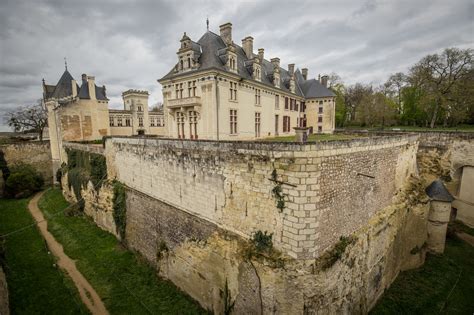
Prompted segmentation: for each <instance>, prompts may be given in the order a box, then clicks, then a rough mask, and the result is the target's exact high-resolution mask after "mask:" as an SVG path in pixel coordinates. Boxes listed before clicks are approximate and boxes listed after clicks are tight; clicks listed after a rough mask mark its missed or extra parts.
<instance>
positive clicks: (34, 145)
mask: <svg viewBox="0 0 474 315" xmlns="http://www.w3.org/2000/svg"><path fill="white" fill-rule="evenodd" d="M0 155H3V159H5V162H6V164H7V167H11V166H13V165H15V164H17V163H26V164H30V165H32V166H33V167H34V168H35V169H36V170H37V171H38V172H40V174H41V175H42V176H43V178H44V181H45V183H46V184H51V183H52V181H53V175H52V171H53V165H52V160H51V150H50V147H49V142H25V143H15V144H5V145H0Z"/></svg>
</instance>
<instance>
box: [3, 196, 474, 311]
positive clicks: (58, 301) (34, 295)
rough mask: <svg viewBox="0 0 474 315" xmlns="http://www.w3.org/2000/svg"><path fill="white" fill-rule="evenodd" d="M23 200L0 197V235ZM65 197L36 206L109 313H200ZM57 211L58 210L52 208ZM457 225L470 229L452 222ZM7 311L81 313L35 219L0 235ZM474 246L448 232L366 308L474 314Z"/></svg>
mask: <svg viewBox="0 0 474 315" xmlns="http://www.w3.org/2000/svg"><path fill="white" fill-rule="evenodd" d="M27 204H28V199H21V200H11V199H0V235H3V234H6V233H9V232H11V231H15V230H17V229H20V228H22V227H25V226H29V225H31V224H32V223H33V219H32V217H31V215H30V214H29V212H28V210H27ZM67 205H68V203H67V202H66V201H65V200H64V198H63V197H62V194H61V192H60V191H59V190H58V189H50V190H48V191H47V192H46V193H45V195H44V196H43V198H42V199H41V200H40V208H41V210H42V211H43V213H44V214H45V216H46V217H47V218H48V229H49V230H50V232H51V233H52V234H53V235H54V236H55V238H56V239H57V240H58V241H59V242H60V243H62V244H63V247H64V250H65V252H66V254H67V255H68V256H70V257H71V258H73V259H75V260H76V263H77V267H78V269H79V270H80V271H81V273H82V274H83V275H84V276H85V277H86V278H87V279H88V280H89V282H90V283H91V284H92V285H93V286H94V288H95V290H96V291H97V292H98V294H99V295H100V297H101V298H102V300H103V301H104V303H105V305H106V307H107V309H108V310H109V312H110V313H111V314H146V313H153V314H200V313H205V311H203V310H202V309H201V308H200V307H199V306H198V305H197V304H196V303H195V302H194V301H192V300H191V299H190V298H189V297H188V296H187V295H185V294H183V293H182V292H180V291H179V290H178V289H177V288H176V287H175V286H174V285H173V284H171V283H169V282H167V281H164V280H162V279H160V278H159V277H157V276H156V273H155V270H154V268H153V267H152V266H149V265H148V264H146V263H145V262H144V261H143V260H142V259H141V258H138V257H137V256H136V255H134V254H133V253H131V252H130V251H127V250H125V249H124V248H123V247H122V246H121V244H120V243H119V242H118V241H117V240H116V239H115V237H114V236H112V235H111V234H109V233H107V232H105V231H103V230H101V229H99V228H98V227H97V226H95V225H94V224H93V223H92V222H91V220H89V219H87V218H85V217H83V216H76V217H71V216H65V215H64V214H63V213H62V210H64V209H65V208H66V207H67ZM58 211H59V212H58ZM454 228H455V229H456V230H457V231H462V232H464V233H468V234H471V235H474V229H470V228H467V227H465V226H463V225H460V224H455V225H454ZM0 244H3V245H2V246H3V252H2V250H1V248H0V259H1V261H2V265H3V267H4V270H5V272H6V274H7V281H8V285H9V291H10V307H11V313H12V314H46V313H47V314H87V313H88V310H87V309H86V307H85V306H84V305H83V304H82V302H81V300H80V298H79V295H78V292H77V290H76V288H75V287H74V285H73V283H72V282H71V280H70V279H69V278H68V277H67V276H65V275H64V274H63V272H62V271H61V270H60V269H58V268H57V267H56V266H55V260H54V257H52V255H50V254H49V252H48V249H47V247H46V245H45V242H44V240H43V238H42V237H41V235H40V233H39V232H38V230H37V228H36V226H32V227H30V228H26V229H24V230H22V231H21V232H19V233H16V234H12V235H10V236H8V237H6V238H4V239H3V240H0ZM473 297H474V247H472V246H471V245H469V244H468V243H466V242H464V241H462V240H460V239H458V238H457V237H456V236H454V235H453V236H450V237H449V238H448V240H447V243H446V250H445V253H444V254H443V255H429V256H428V257H427V259H426V263H425V264H424V265H423V266H422V267H421V268H418V269H415V270H409V271H405V272H402V273H400V275H399V276H398V278H397V279H396V280H395V282H394V283H393V284H392V286H391V287H390V288H389V289H388V290H387V291H386V292H385V294H384V296H383V297H382V299H381V300H380V301H379V303H378V304H377V305H376V306H375V308H374V309H373V310H372V312H371V314H440V313H441V314H473V312H474V298H473Z"/></svg>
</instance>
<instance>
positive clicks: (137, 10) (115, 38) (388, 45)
mask: <svg viewBox="0 0 474 315" xmlns="http://www.w3.org/2000/svg"><path fill="white" fill-rule="evenodd" d="M206 16H209V20H210V29H211V30H212V31H214V32H215V33H218V32H219V25H220V24H223V23H225V22H228V21H230V22H232V24H233V39H234V42H236V43H237V44H241V39H242V38H244V37H245V36H247V35H251V36H253V37H254V49H255V50H256V49H257V48H260V47H263V48H265V56H266V58H272V57H279V58H280V59H281V62H282V65H286V64H288V63H295V64H296V66H297V67H299V68H303V67H307V68H309V76H310V77H317V74H318V73H321V74H322V73H331V72H336V73H338V74H339V75H340V76H341V77H342V79H343V81H344V82H346V83H348V84H352V83H355V82H364V83H374V84H379V83H381V82H383V81H385V80H386V79H387V77H388V76H389V75H390V74H391V73H394V72H398V71H407V69H408V67H409V66H410V65H412V64H413V63H415V62H416V61H418V60H419V59H420V58H422V57H423V56H425V55H427V54H430V53H434V52H439V51H441V50H442V49H443V48H446V47H453V46H456V47H461V48H468V47H474V2H473V1H472V0H449V1H448V0H409V1H404V0H400V1H395V0H393V1H382V0H380V1H377V0H368V1H365V0H364V1H356V0H330V1H289V0H283V1H280V0H273V1H272V0H262V1H239V0H232V1H230V0H224V1H218V0H205V1H183V0H181V1H168V0H143V1H118V0H117V1H112V0H101V1H97V0H80V1H66V0H34V1H33V0H31V1H23V0H1V1H0V95H1V98H0V116H4V114H5V112H6V111H9V110H11V109H13V108H15V107H17V106H19V105H22V104H30V103H34V102H35V100H36V99H38V98H41V95H42V89H41V79H42V78H44V79H45V80H46V83H48V84H56V82H57V81H58V80H59V77H60V76H61V74H62V72H63V71H64V61H63V58H64V57H67V61H68V68H69V71H70V72H71V74H72V75H73V76H74V78H75V79H76V80H78V81H79V80H80V77H81V74H82V73H87V74H88V75H94V76H95V77H96V82H97V84H98V85H106V87H107V93H108V97H109V98H110V103H109V104H110V107H113V108H121V106H122V102H121V96H120V95H121V92H122V91H124V90H126V89H129V88H138V89H146V90H148V91H150V94H151V95H150V104H154V103H156V102H157V101H159V100H161V98H162V96H161V86H160V85H159V84H158V83H157V82H156V79H158V78H160V77H162V76H163V75H164V74H166V73H167V72H168V71H169V70H170V69H171V67H172V66H174V64H175V62H176V51H177V49H178V47H179V39H180V38H181V36H182V34H183V32H187V34H188V35H189V36H190V37H191V39H193V40H195V41H197V40H198V39H199V38H200V37H201V35H202V34H203V33H204V32H205V31H206V23H205V20H206ZM6 129H8V128H7V127H5V126H4V122H3V119H2V120H1V121H0V130H6Z"/></svg>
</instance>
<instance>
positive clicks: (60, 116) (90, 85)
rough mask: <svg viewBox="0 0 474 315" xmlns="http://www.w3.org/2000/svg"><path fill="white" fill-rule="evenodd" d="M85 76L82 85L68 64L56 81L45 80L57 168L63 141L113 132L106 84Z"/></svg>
mask: <svg viewBox="0 0 474 315" xmlns="http://www.w3.org/2000/svg"><path fill="white" fill-rule="evenodd" d="M81 79H82V80H81V85H80V86H79V85H78V84H77V82H76V80H75V79H74V78H73V77H72V75H71V74H70V73H69V71H68V70H67V67H66V69H65V70H64V73H63V74H62V76H61V78H60V79H59V81H58V82H57V83H56V84H55V85H49V84H46V82H45V81H44V80H43V102H44V105H45V107H46V109H47V111H48V127H49V128H48V130H49V138H50V145H51V153H52V158H53V168H54V170H53V171H55V169H57V168H58V167H59V166H60V164H61V156H60V153H61V145H62V142H63V141H89V140H98V139H102V137H103V136H106V135H109V134H110V131H109V113H108V101H109V100H108V98H107V95H106V90H105V86H102V87H98V86H97V85H96V84H95V78H94V77H93V76H87V75H86V74H83V75H82V78H81Z"/></svg>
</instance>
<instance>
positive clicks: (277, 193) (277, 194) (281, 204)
mask: <svg viewBox="0 0 474 315" xmlns="http://www.w3.org/2000/svg"><path fill="white" fill-rule="evenodd" d="M272 181H273V182H274V183H275V187H273V189H272V195H273V197H274V198H275V199H276V202H277V203H276V207H277V208H278V209H279V210H280V212H282V211H283V209H285V195H283V189H282V188H281V182H280V181H278V174H277V171H276V169H274V170H273V172H272Z"/></svg>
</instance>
